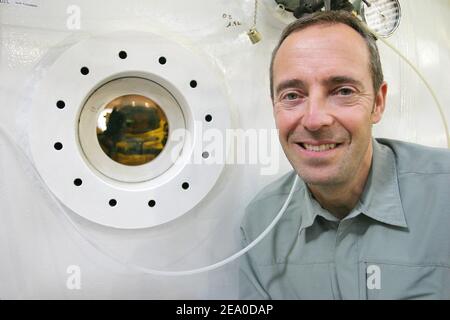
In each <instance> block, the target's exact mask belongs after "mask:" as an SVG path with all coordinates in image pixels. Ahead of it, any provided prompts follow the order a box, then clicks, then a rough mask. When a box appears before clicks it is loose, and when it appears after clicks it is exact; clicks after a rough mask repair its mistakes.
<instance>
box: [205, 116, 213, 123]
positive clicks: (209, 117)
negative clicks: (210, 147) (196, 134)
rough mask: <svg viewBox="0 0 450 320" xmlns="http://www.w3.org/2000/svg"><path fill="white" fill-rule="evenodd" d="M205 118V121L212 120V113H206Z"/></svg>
mask: <svg viewBox="0 0 450 320" xmlns="http://www.w3.org/2000/svg"><path fill="white" fill-rule="evenodd" d="M205 120H206V122H211V121H212V115H210V114H207V115H206V116H205Z"/></svg>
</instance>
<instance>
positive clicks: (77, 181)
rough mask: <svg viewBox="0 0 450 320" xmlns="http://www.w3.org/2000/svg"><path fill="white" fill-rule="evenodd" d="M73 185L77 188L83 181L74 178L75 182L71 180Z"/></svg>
mask: <svg viewBox="0 0 450 320" xmlns="http://www.w3.org/2000/svg"><path fill="white" fill-rule="evenodd" d="M73 184H74V185H76V186H77V187H79V186H81V185H82V184H83V180H81V179H80V178H76V179H75V180H73Z"/></svg>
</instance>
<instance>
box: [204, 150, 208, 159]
mask: <svg viewBox="0 0 450 320" xmlns="http://www.w3.org/2000/svg"><path fill="white" fill-rule="evenodd" d="M202 157H203V159H207V158H208V157H209V152H208V151H203V153H202Z"/></svg>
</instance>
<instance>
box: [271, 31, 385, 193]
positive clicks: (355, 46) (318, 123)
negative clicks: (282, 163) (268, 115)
mask: <svg viewBox="0 0 450 320" xmlns="http://www.w3.org/2000/svg"><path fill="white" fill-rule="evenodd" d="M369 59H370V58H369V50H368V48H367V46H366V43H365V41H364V39H363V38H362V37H361V36H360V35H359V34H358V33H357V32H356V31H354V30H353V29H352V28H350V27H348V26H346V25H344V24H335V25H316V26H310V27H307V28H306V29H303V30H300V31H297V32H294V33H292V34H291V35H289V36H288V37H287V38H286V39H285V41H284V42H283V44H282V45H281V47H280V48H279V50H278V53H277V55H276V57H275V60H274V65H273V90H274V99H273V104H274V116H275V122H276V125H277V128H278V129H279V135H280V142H281V145H282V147H283V150H284V152H285V154H286V156H287V158H288V159H289V161H290V162H291V164H292V166H293V167H294V169H295V170H296V171H297V173H298V174H299V175H300V177H301V178H302V179H303V180H304V181H305V182H306V183H308V184H310V185H327V186H331V185H342V184H345V183H348V182H349V181H351V179H352V177H354V176H356V175H357V173H358V172H359V171H360V170H362V167H363V166H366V169H367V168H368V167H369V166H370V161H371V155H372V153H371V152H372V151H371V146H372V144H371V136H372V124H374V123H377V122H378V121H379V120H380V119H381V116H382V113H383V111H384V102H385V96H386V91H387V86H386V84H383V85H382V86H381V88H380V90H379V92H377V93H376V94H375V93H374V90H373V85H372V79H371V74H370V68H369Z"/></svg>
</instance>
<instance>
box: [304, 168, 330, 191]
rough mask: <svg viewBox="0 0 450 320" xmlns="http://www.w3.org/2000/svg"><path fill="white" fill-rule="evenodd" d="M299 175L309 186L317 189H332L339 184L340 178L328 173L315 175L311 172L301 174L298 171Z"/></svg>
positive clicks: (305, 171)
mask: <svg viewBox="0 0 450 320" xmlns="http://www.w3.org/2000/svg"><path fill="white" fill-rule="evenodd" d="M297 173H298V174H299V176H300V178H301V179H302V180H303V181H304V182H305V183H306V184H307V185H312V186H317V187H320V186H322V187H330V186H334V185H338V184H339V178H338V177H337V175H336V174H333V173H331V172H330V173H326V172H320V173H317V174H314V173H313V172H311V171H309V172H308V171H307V170H302V171H300V172H299V170H297Z"/></svg>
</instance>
